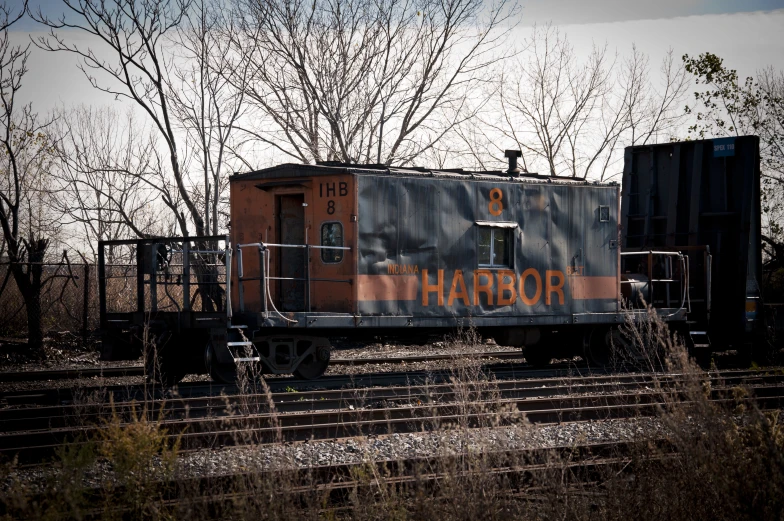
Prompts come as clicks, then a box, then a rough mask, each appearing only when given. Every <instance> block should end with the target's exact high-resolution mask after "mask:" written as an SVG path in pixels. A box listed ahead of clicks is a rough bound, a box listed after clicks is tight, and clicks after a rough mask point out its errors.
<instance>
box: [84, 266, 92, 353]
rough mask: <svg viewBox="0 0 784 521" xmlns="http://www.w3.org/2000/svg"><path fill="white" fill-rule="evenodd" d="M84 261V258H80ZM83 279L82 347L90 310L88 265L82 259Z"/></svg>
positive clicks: (85, 342) (85, 337) (86, 333)
mask: <svg viewBox="0 0 784 521" xmlns="http://www.w3.org/2000/svg"><path fill="white" fill-rule="evenodd" d="M82 258H83V259H84V257H82ZM84 261H85V262H84V279H83V281H82V285H83V286H84V288H83V292H82V295H83V300H84V304H83V306H82V345H85V346H86V345H87V336H88V326H89V325H88V320H89V308H90V264H89V263H88V262H87V259H84Z"/></svg>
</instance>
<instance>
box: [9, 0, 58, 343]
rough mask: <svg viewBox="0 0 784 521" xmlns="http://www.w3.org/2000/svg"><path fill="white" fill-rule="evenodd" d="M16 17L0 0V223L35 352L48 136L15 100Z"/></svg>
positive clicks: (19, 66) (18, 67)
mask: <svg viewBox="0 0 784 521" xmlns="http://www.w3.org/2000/svg"><path fill="white" fill-rule="evenodd" d="M20 17H21V14H14V13H13V12H12V10H11V8H9V7H8V6H7V5H6V4H2V5H0V103H1V105H0V148H2V151H3V154H2V158H1V160H2V163H1V164H0V174H1V177H0V228H2V232H3V233H2V236H3V242H4V246H3V249H4V253H5V254H6V255H7V257H8V262H9V271H8V273H9V274H11V275H13V278H14V282H15V283H16V285H17V287H18V288H19V291H20V293H21V294H22V297H23V299H24V303H25V308H26V311H27V326H28V345H29V346H30V348H31V349H32V350H33V351H34V352H35V351H38V352H40V350H41V348H42V347H43V330H42V326H41V288H42V287H43V285H44V284H45V282H46V281H45V280H44V278H43V277H44V274H43V266H42V263H43V261H44V259H45V255H46V252H47V248H48V247H49V244H50V239H51V231H52V229H51V224H52V222H53V221H54V220H53V219H52V218H51V216H50V215H47V208H46V203H45V201H44V200H43V199H44V198H45V197H46V193H45V192H44V191H43V190H42V187H43V186H44V185H45V182H44V176H45V174H46V172H47V170H48V161H49V155H48V151H49V147H50V146H51V140H50V137H49V136H48V135H47V133H46V130H47V126H48V122H45V121H41V120H40V119H39V117H38V115H37V114H36V113H35V112H33V109H32V106H31V105H29V104H28V105H24V106H20V105H18V99H17V97H18V94H19V92H20V90H21V89H22V80H23V79H24V76H25V74H26V73H27V60H28V57H29V46H28V47H22V46H12V45H11V44H10V41H9V34H8V28H9V27H10V26H11V25H12V24H13V23H14V22H15V21H17V20H19V19H20ZM7 282H8V277H7V276H6V278H5V280H3V281H2V282H0V285H1V286H2V288H5V285H6V284H7ZM0 291H2V290H1V289H0Z"/></svg>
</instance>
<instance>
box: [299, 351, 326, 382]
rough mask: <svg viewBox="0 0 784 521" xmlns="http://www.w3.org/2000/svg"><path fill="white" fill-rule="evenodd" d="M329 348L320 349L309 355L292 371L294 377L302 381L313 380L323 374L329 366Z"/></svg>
mask: <svg viewBox="0 0 784 521" xmlns="http://www.w3.org/2000/svg"><path fill="white" fill-rule="evenodd" d="M329 358H330V350H329V348H324V347H320V348H318V349H317V350H316V351H315V352H314V353H310V354H309V355H308V356H307V357H305V359H304V360H303V361H302V362H300V364H299V365H298V366H297V368H296V369H294V376H296V377H297V378H301V379H303V380H315V379H316V378H318V377H319V376H321V375H323V374H324V371H326V370H327V366H328V365H329Z"/></svg>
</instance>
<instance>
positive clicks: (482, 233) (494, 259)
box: [476, 226, 512, 268]
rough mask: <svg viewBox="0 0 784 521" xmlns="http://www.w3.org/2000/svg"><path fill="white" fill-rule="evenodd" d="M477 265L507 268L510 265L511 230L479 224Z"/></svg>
mask: <svg viewBox="0 0 784 521" xmlns="http://www.w3.org/2000/svg"><path fill="white" fill-rule="evenodd" d="M477 237H478V240H477V248H476V251H477V257H478V261H479V266H482V267H488V268H509V267H511V266H512V230H511V229H509V228H493V227H490V226H479V227H478V229H477Z"/></svg>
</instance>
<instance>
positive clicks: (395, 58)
mask: <svg viewBox="0 0 784 521" xmlns="http://www.w3.org/2000/svg"><path fill="white" fill-rule="evenodd" d="M235 12H236V19H237V20H239V21H240V23H239V27H238V30H237V31H236V32H233V33H231V34H228V35H227V36H228V37H229V38H230V39H231V41H232V43H233V46H234V49H235V50H236V52H237V55H238V56H239V59H240V60H241V61H243V62H245V63H248V64H250V67H249V70H250V71H251V72H252V74H251V76H250V77H249V78H247V80H248V81H246V82H245V84H244V86H243V88H244V89H245V92H246V96H247V98H248V100H249V101H250V102H251V103H252V104H253V105H254V107H255V108H257V109H258V112H259V115H260V116H261V117H260V118H259V119H258V121H259V122H260V124H258V125H255V126H245V127H243V128H244V130H246V131H247V132H248V134H249V136H251V137H252V139H254V140H256V141H257V142H260V143H265V144H267V145H268V146H269V147H270V148H271V149H272V150H273V151H274V152H275V153H278V154H281V155H282V156H284V157H289V158H292V159H294V160H297V161H302V162H311V161H324V160H337V161H343V162H367V163H384V164H390V163H396V164H407V163H411V162H412V161H414V160H416V159H417V158H418V157H420V156H421V154H423V153H424V152H426V151H428V150H429V149H431V148H432V147H433V146H434V145H435V144H437V143H439V141H440V140H441V139H442V138H443V137H444V136H445V135H446V134H448V133H449V132H450V131H451V130H452V129H453V128H454V127H455V126H456V125H458V124H459V123H460V122H463V121H465V120H467V119H468V118H470V117H471V116H472V115H473V114H474V113H475V110H476V106H477V105H480V104H481V103H482V102H483V101H484V100H477V99H473V98H472V95H473V93H474V92H475V89H476V88H477V87H478V86H479V85H481V84H482V83H483V82H485V81H487V77H486V75H487V73H488V71H489V70H490V68H491V66H492V65H493V64H495V63H497V61H498V60H499V59H500V58H501V57H502V56H503V55H504V53H505V52H506V50H505V49H503V44H504V42H505V41H506V37H507V35H508V33H509V31H510V29H511V28H512V26H513V21H514V18H515V15H516V13H517V6H516V4H515V3H514V2H512V1H508V0H496V1H494V2H483V1H481V0H425V1H424V2H412V1H410V0H381V1H378V0H315V1H310V0H308V1H306V0H236V1H235ZM243 80H244V78H243Z"/></svg>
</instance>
